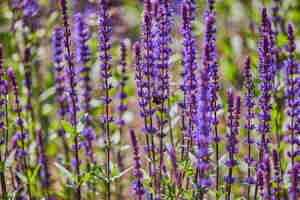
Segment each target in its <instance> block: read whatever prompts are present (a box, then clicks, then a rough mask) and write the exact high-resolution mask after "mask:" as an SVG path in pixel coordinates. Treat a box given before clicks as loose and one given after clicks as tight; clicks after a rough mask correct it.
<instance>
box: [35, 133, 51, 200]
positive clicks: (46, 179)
mask: <svg viewBox="0 0 300 200" xmlns="http://www.w3.org/2000/svg"><path fill="white" fill-rule="evenodd" d="M37 146H38V152H39V157H38V161H39V163H40V165H41V172H40V176H41V178H42V183H43V187H44V188H45V192H46V196H47V199H46V200H51V196H50V194H49V189H50V172H49V167H48V157H47V156H46V153H45V146H44V137H43V133H42V131H41V130H39V131H38V133H37Z"/></svg>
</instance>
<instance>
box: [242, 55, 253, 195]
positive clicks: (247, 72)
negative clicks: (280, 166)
mask: <svg viewBox="0 0 300 200" xmlns="http://www.w3.org/2000/svg"><path fill="white" fill-rule="evenodd" d="M244 77H245V81H244V89H245V90H246V92H245V94H244V99H245V100H244V102H245V103H244V105H245V106H246V107H247V112H246V114H245V115H244V117H245V118H246V122H245V123H244V129H245V130H246V131H247V139H245V143H247V145H248V156H245V157H244V160H245V162H246V163H247V165H248V176H247V178H246V179H245V183H247V184H248V191H247V197H249V196H250V190H251V184H254V179H253V178H252V175H251V166H252V165H253V162H254V158H253V157H252V148H251V147H252V144H253V143H254V140H253V139H252V138H251V132H252V131H253V130H254V128H255V125H254V122H253V119H254V118H255V113H254V111H253V107H254V106H255V101H254V88H255V85H254V83H253V77H252V74H251V58H250V57H249V56H248V57H247V58H246V62H245V69H244Z"/></svg>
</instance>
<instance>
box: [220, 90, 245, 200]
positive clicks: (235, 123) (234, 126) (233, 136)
mask: <svg viewBox="0 0 300 200" xmlns="http://www.w3.org/2000/svg"><path fill="white" fill-rule="evenodd" d="M240 109H241V97H240V96H237V97H236V102H235V105H234V97H233V93H232V90H231V89H229V90H228V114H229V116H228V123H227V126H228V128H229V132H228V133H226V137H227V143H226V150H227V151H228V154H229V160H227V161H225V165H226V166H227V167H228V168H229V171H228V176H225V178H224V180H225V182H226V183H227V187H226V192H227V194H226V200H230V198H231V197H230V195H231V188H232V185H233V184H234V183H235V180H236V177H234V176H233V168H234V167H235V166H237V165H238V161H237V160H236V159H235V155H236V154H237V153H238V142H239V140H238V138H237V136H238V134H239V127H240V124H239V119H240Z"/></svg>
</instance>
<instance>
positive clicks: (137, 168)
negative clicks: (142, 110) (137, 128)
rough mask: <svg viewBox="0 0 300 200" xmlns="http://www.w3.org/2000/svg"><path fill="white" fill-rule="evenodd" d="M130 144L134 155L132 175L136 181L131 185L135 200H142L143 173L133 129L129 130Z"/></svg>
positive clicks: (143, 192)
mask: <svg viewBox="0 0 300 200" xmlns="http://www.w3.org/2000/svg"><path fill="white" fill-rule="evenodd" d="M130 136H131V142H132V146H133V154H134V157H133V159H134V171H133V175H134V176H135V177H136V181H135V182H134V184H133V192H134V194H135V195H136V198H135V199H136V200H142V199H143V198H144V194H145V189H144V186H143V172H142V170H141V161H140V155H139V145H138V141H137V138H136V135H135V132H134V130H133V129H130Z"/></svg>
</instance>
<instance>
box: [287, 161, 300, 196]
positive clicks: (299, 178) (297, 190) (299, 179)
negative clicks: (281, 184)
mask: <svg viewBox="0 0 300 200" xmlns="http://www.w3.org/2000/svg"><path fill="white" fill-rule="evenodd" d="M289 174H290V180H291V185H290V187H289V196H290V198H291V199H295V200H296V199H297V198H298V197H299V195H300V163H298V162H297V163H295V164H294V166H293V167H292V169H291V170H290V171H289Z"/></svg>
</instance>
